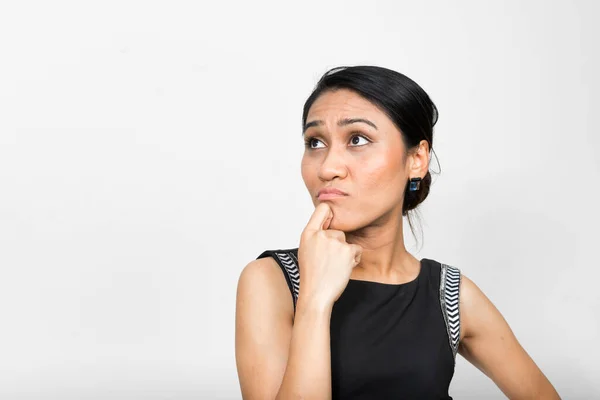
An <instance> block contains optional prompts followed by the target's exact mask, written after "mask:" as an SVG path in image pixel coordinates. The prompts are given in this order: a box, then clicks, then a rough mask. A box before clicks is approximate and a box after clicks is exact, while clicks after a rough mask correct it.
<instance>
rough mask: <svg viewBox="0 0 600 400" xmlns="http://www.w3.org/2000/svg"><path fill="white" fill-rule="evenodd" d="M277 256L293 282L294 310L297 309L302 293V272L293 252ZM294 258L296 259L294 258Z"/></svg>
mask: <svg viewBox="0 0 600 400" xmlns="http://www.w3.org/2000/svg"><path fill="white" fill-rule="evenodd" d="M275 255H276V256H277V258H279V260H280V261H281V264H282V265H283V267H284V268H285V271H286V272H287V274H288V277H289V278H290V281H291V282H292V287H293V289H294V290H293V293H292V294H293V297H294V309H295V308H296V302H297V301H298V293H299V292H300V270H299V268H298V265H297V264H296V262H295V261H294V258H296V257H295V256H294V254H293V253H291V252H290V253H286V252H275ZM290 255H291V256H290ZM292 257H294V258H292ZM296 261H297V260H296Z"/></svg>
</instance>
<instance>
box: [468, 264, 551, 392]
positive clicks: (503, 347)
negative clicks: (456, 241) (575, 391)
mask: <svg viewBox="0 0 600 400" xmlns="http://www.w3.org/2000/svg"><path fill="white" fill-rule="evenodd" d="M459 306H460V321H461V328H462V329H464V338H463V339H462V340H461V343H460V346H459V349H458V352H459V353H460V354H461V355H462V356H463V357H464V358H465V359H467V360H468V361H469V362H470V363H471V364H473V365H474V366H475V367H477V368H478V369H479V370H480V371H481V372H483V373H484V374H485V375H487V376H488V377H489V378H490V379H492V381H494V383H495V384H496V385H497V386H498V388H500V390H502V392H503V393H504V394H505V395H506V396H507V397H508V398H510V399H560V397H559V395H558V393H557V392H556V390H555V389H554V387H553V386H552V384H551V383H550V382H549V381H548V379H547V378H546V376H545V375H544V374H543V373H542V371H541V370H540V369H539V368H538V366H537V365H536V364H535V362H534V361H533V360H532V359H531V357H530V356H529V355H528V354H527V352H526V351H525V350H524V349H523V347H521V345H520V344H519V342H518V341H517V338H516V337H515V335H514V333H513V332H512V330H511V329H510V327H509V325H508V323H507V322H506V320H505V319H504V317H503V316H502V315H501V314H500V312H499V311H498V310H497V309H496V307H495V306H494V305H493V304H492V302H491V301H490V300H489V299H488V298H487V297H486V296H485V294H483V292H482V291H481V290H480V289H479V287H477V285H475V283H474V282H473V281H471V280H470V279H469V278H467V277H466V276H464V275H462V279H461V286H460V304H459Z"/></svg>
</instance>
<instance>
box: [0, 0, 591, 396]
mask: <svg viewBox="0 0 600 400" xmlns="http://www.w3.org/2000/svg"><path fill="white" fill-rule="evenodd" d="M599 8H600V7H599V4H598V3H597V2H595V1H591V0H590V1H553V2H548V1H541V0H540V1H518V0H515V1H503V2H498V1H497V2H482V1H475V0H473V1H455V2H447V1H437V2H436V1H421V2H419V1H391V0H390V1H371V2H368V3H367V2H364V1H346V2H341V1H340V2H333V1H302V2H300V1H298V2H295V3H294V4H291V3H288V2H275V1H272V2H266V1H252V2H250V1H237V2H219V3H217V2H213V3H210V4H209V3H208V2H206V3H203V2H167V1H164V2H156V1H153V2H150V1H138V2H125V1H118V2H106V1H103V2H94V3H92V2H75V1H73V2H57V1H54V2H37V3H32V2H23V1H5V2H2V3H1V5H0V398H2V399H108V398H110V399H236V398H238V399H239V398H240V397H241V396H240V392H239V385H238V380H237V374H236V367H235V358H234V317H235V292H236V285H237V279H238V277H239V273H240V271H241V270H242V268H243V267H244V266H245V265H246V264H247V263H248V262H250V261H251V260H253V259H254V258H256V257H257V256H258V255H259V254H260V253H261V252H262V251H263V250H265V249H277V248H291V247H296V246H297V245H298V240H299V234H300V232H301V230H302V228H303V227H304V225H305V223H306V222H307V220H308V217H309V216H310V214H311V212H312V210H313V206H312V203H311V201H310V198H309V195H308V193H307V191H306V188H305V187H304V184H303V182H302V178H301V176H300V158H301V155H302V152H303V143H302V139H301V126H300V124H301V112H302V105H303V103H304V101H305V99H306V97H308V95H309V94H310V91H311V90H312V88H313V86H314V84H315V83H316V81H317V80H318V78H319V77H320V76H321V74H322V73H323V72H325V71H326V70H327V69H329V68H331V67H334V66H337V65H356V64H375V65H381V66H385V67H388V68H392V69H395V70H397V71H399V72H402V73H404V74H406V75H408V76H409V77H411V78H412V79H414V80H415V81H417V82H418V83H419V84H420V85H421V86H422V87H423V88H424V89H425V90H426V91H427V92H428V93H429V95H430V96H431V97H432V99H433V100H434V102H435V103H436V105H437V106H438V108H439V111H440V119H439V123H438V125H437V126H436V131H435V136H434V143H433V145H434V146H433V148H434V151H435V154H436V155H437V157H438V160H439V164H440V166H441V174H440V175H437V176H434V183H433V186H432V189H431V194H430V196H429V198H428V199H427V200H426V201H425V203H423V204H422V206H421V216H422V222H421V226H422V231H423V235H424V242H423V243H422V244H423V246H422V248H421V247H419V246H417V244H416V242H415V241H414V239H413V237H412V235H411V234H410V231H409V230H408V225H407V224H406V225H405V227H406V228H407V229H406V234H405V238H406V241H407V246H408V247H409V250H410V251H411V252H413V254H414V255H415V256H416V257H418V258H423V257H425V258H433V259H436V260H439V261H442V262H445V263H448V264H451V265H454V266H457V267H459V268H461V270H462V272H463V273H464V274H465V275H467V276H469V277H470V278H471V279H472V280H474V281H475V282H476V283H477V284H478V285H479V286H480V287H481V289H482V290H483V291H484V292H485V293H486V294H487V295H488V297H490V299H491V300H492V301H493V302H494V303H495V304H496V306H497V307H498V308H499V309H500V311H501V312H502V313H503V315H504V316H505V318H506V319H507V320H508V322H509V324H510V325H511V327H512V328H513V330H514V331H515V334H516V335H517V337H518V339H519V340H520V341H521V343H522V344H523V346H524V347H525V349H526V350H527V351H528V352H529V354H530V355H531V356H532V357H533V358H534V360H535V361H536V363H537V364H538V365H539V366H540V368H541V369H542V370H543V372H544V373H545V374H546V375H547V376H548V378H549V379H550V380H551V382H552V383H553V384H554V385H555V387H556V388H557V390H558V391H559V393H560V394H561V395H562V396H563V398H565V399H591V398H599V397H600V388H599V384H598V377H600V361H599V360H600V350H599V346H598V339H599V338H600V335H599V330H600V294H599V289H598V287H599V286H598V285H599V279H600V274H599V273H598V268H599V267H600V262H599V261H598V257H599V253H598V252H599V247H600V240H599V239H600V235H599V234H598V227H599V225H600V216H599V212H598V205H599V204H600V191H599V185H600V156H599V155H598V149H599V147H600V139H599V132H598V129H597V127H596V124H597V121H598V114H597V112H598V109H599V107H600V100H599V96H600V95H599V89H600V87H599V79H598V71H599V70H600V63H599V51H598V49H599V47H600V46H599V43H598V37H600V28H598V18H599V17H600V13H599V12H598V11H599ZM434 159H435V157H434ZM450 394H451V395H452V396H454V397H455V398H457V399H500V398H503V395H502V394H501V392H500V391H499V389H497V387H496V386H495V385H494V384H493V382H492V381H491V380H489V379H488V378H487V377H486V376H485V375H483V374H482V373H481V372H479V371H478V370H477V369H475V368H474V367H473V366H471V365H470V364H469V363H467V362H466V361H465V360H464V359H462V358H461V357H460V356H459V358H458V364H457V369H456V373H455V377H454V380H453V382H452V385H451V391H450Z"/></svg>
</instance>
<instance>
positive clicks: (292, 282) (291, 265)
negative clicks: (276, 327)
mask: <svg viewBox="0 0 600 400" xmlns="http://www.w3.org/2000/svg"><path fill="white" fill-rule="evenodd" d="M296 251H297V250H296V249H280V250H265V251H263V252H262V253H261V254H260V255H259V256H258V257H256V258H257V259H259V258H264V257H273V258H274V259H275V261H277V264H278V265H279V267H280V268H281V270H282V271H283V275H284V276H285V280H286V282H287V284H288V288H289V289H290V292H291V294H292V300H293V302H294V314H295V313H296V302H297V301H298V293H299V292H300V268H299V267H298V265H299V263H298V257H297V255H296Z"/></svg>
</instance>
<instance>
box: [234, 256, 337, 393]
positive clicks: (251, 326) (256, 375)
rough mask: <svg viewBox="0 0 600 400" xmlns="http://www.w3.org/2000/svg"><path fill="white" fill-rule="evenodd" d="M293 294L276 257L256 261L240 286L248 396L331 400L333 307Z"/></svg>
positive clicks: (240, 352) (242, 374)
mask: <svg viewBox="0 0 600 400" xmlns="http://www.w3.org/2000/svg"><path fill="white" fill-rule="evenodd" d="M296 307H297V308H296V317H295V322H292V320H293V313H294V306H293V302H292V296H291V293H290V291H289V289H288V286H287V283H286V281H285V278H284V276H283V274H282V271H281V269H280V268H279V266H278V265H277V264H276V261H275V260H273V259H272V258H270V257H266V258H261V259H258V260H254V261H252V262H250V263H249V264H248V265H247V266H246V267H245V268H244V270H243V271H242V273H241V275H240V278H239V281H238V288H237V299H236V329H235V354H236V363H237V370H238V377H239V381H240V387H241V391H242V397H243V398H244V399H245V400H254V399H256V400H259V399H260V400H273V399H330V398H331V353H330V342H329V340H330V336H329V335H330V333H329V326H330V325H329V324H330V318H331V306H329V305H326V304H325V303H324V302H320V301H317V299H305V298H302V297H301V296H300V298H299V299H298V303H297V306H296Z"/></svg>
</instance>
